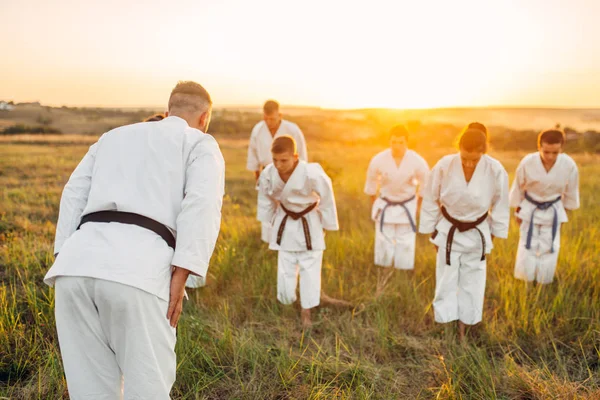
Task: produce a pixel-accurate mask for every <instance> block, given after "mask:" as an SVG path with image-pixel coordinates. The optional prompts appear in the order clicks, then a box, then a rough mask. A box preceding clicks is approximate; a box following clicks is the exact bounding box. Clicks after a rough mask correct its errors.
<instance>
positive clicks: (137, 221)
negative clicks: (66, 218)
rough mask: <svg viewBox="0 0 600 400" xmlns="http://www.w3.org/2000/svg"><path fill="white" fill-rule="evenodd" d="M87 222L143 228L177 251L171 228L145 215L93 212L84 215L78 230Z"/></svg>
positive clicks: (120, 212)
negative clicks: (117, 223) (111, 223)
mask: <svg viewBox="0 0 600 400" xmlns="http://www.w3.org/2000/svg"><path fill="white" fill-rule="evenodd" d="M86 222H120V223H122V224H130V225H137V226H141V227H142V228H146V229H149V230H151V231H152V232H154V233H156V234H157V235H158V236H160V237H161V238H163V239H164V241H165V242H167V244H168V245H169V247H170V248H172V249H173V250H175V236H173V234H172V233H171V231H170V230H169V228H167V227H166V226H165V225H163V224H161V223H160V222H158V221H155V220H153V219H152V218H148V217H144V216H143V215H139V214H134V213H130V212H122V211H98V212H93V213H90V214H87V215H84V216H83V217H82V218H81V222H80V223H79V226H78V227H77V229H79V227H80V226H81V225H83V224H85V223H86Z"/></svg>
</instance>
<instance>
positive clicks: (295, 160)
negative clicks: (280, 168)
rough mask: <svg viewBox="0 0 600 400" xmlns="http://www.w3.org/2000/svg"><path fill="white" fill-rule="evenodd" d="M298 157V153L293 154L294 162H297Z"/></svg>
mask: <svg viewBox="0 0 600 400" xmlns="http://www.w3.org/2000/svg"><path fill="white" fill-rule="evenodd" d="M299 158H300V156H299V155H298V153H296V154H294V162H297V161H298V159H299Z"/></svg>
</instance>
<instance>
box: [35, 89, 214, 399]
mask: <svg viewBox="0 0 600 400" xmlns="http://www.w3.org/2000/svg"><path fill="white" fill-rule="evenodd" d="M168 109H169V111H168V113H169V114H168V116H167V118H165V119H163V120H162V121H158V122H142V123H137V124H134V125H128V126H124V127H120V128H116V129H113V130H111V131H109V132H107V133H105V134H104V135H102V136H101V137H100V139H99V140H98V142H97V143H95V144H94V145H92V146H91V147H90V149H89V151H88V153H87V154H86V155H85V157H84V158H83V160H82V161H81V162H80V163H79V165H78V166H77V168H76V169H75V171H74V172H73V174H72V175H71V177H70V178H69V181H68V182H67V184H66V186H65V188H64V191H63V194H62V198H61V202H60V213H59V218H58V223H57V227H56V241H55V246H54V249H55V255H56V260H55V262H54V265H53V266H52V268H50V271H48V273H47V274H46V277H45V278H44V281H45V282H46V283H47V284H48V285H51V286H52V285H54V286H55V287H56V295H55V296H56V298H55V303H56V310H55V315H56V327H57V331H58V339H59V343H60V349H61V353H62V358H63V364H64V368H65V374H66V377H67V384H68V388H69V395H70V397H71V399H118V398H123V396H124V398H126V399H134V398H135V399H168V398H169V392H170V390H171V387H172V385H173V383H174V381H175V368H176V359H175V351H174V350H175V339H176V338H175V327H176V326H177V322H178V320H179V316H180V314H181V309H182V299H183V296H184V286H185V282H186V279H187V278H188V275H190V274H194V275H197V276H200V277H204V276H206V272H207V269H208V263H209V260H210V257H211V255H212V252H213V250H214V247H215V243H216V240H217V236H218V233H219V228H220V222H221V205H222V201H223V192H224V175H225V174H224V172H225V164H224V160H223V156H222V155H221V151H220V149H219V146H218V144H217V142H216V141H215V139H214V138H213V137H212V136H210V135H207V134H204V133H203V132H204V131H206V129H207V127H208V124H209V121H210V115H211V109H212V101H211V99H210V96H209V94H208V92H207V91H206V90H205V89H204V88H203V87H202V86H200V85H199V84H197V83H195V82H179V83H178V84H177V86H176V87H175V88H174V89H173V91H172V92H171V96H170V99H169V107H168ZM122 378H123V382H124V387H123V388H122V387H121V380H122Z"/></svg>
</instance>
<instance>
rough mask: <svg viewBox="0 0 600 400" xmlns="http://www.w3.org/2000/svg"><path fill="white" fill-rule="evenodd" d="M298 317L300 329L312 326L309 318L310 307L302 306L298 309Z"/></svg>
mask: <svg viewBox="0 0 600 400" xmlns="http://www.w3.org/2000/svg"><path fill="white" fill-rule="evenodd" d="M300 317H301V318H302V329H310V328H312V321H311V319H310V308H303V309H302V311H300Z"/></svg>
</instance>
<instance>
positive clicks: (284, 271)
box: [258, 161, 339, 309]
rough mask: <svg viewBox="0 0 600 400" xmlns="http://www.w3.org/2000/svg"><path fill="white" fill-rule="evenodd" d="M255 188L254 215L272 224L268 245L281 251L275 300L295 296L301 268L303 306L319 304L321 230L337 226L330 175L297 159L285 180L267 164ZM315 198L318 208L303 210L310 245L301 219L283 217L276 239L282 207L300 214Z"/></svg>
mask: <svg viewBox="0 0 600 400" xmlns="http://www.w3.org/2000/svg"><path fill="white" fill-rule="evenodd" d="M258 189H259V192H258V220H259V221H261V222H264V223H266V224H268V225H269V226H270V227H271V237H270V241H269V248H270V249H271V250H277V251H279V256H278V263H277V265H278V267H277V299H278V300H279V301H280V302H282V303H283V304H291V303H293V302H294V301H296V286H297V284H298V273H299V274H300V304H301V306H302V308H305V309H307V308H313V307H316V306H318V305H319V303H320V300H321V261H322V258H323V250H325V234H324V232H323V230H324V229H325V230H328V231H336V230H338V229H339V224H338V218H337V209H336V205H335V197H334V195H333V188H332V185H331V179H330V178H329V177H328V176H327V174H326V173H325V171H323V168H321V166H320V165H319V164H317V163H310V164H308V163H306V162H304V161H299V162H298V165H297V166H296V169H295V170H294V172H293V173H292V175H291V176H290V179H289V180H288V181H287V183H285V182H283V180H281V177H280V176H279V172H277V169H276V168H275V167H274V166H273V164H270V165H268V166H267V167H266V168H265V169H264V170H263V172H262V173H261V175H260V181H259V185H258ZM314 203H318V205H317V206H316V208H314V209H313V210H312V211H310V212H308V213H307V214H306V215H305V218H306V222H307V227H308V231H309V233H310V234H309V240H310V244H311V246H312V250H308V243H307V240H306V237H305V231H304V225H303V222H302V218H299V219H297V220H294V219H292V218H291V217H288V218H287V220H286V224H285V229H284V230H283V234H282V236H281V242H280V244H278V243H277V239H278V233H279V229H280V226H281V223H282V221H283V219H284V217H285V216H286V213H285V211H284V210H283V208H282V207H281V206H282V205H283V207H285V208H286V209H288V210H289V211H292V212H296V213H299V212H301V211H303V210H305V209H306V208H307V207H309V206H311V205H312V204H314Z"/></svg>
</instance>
